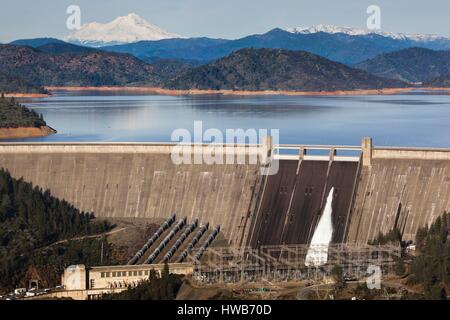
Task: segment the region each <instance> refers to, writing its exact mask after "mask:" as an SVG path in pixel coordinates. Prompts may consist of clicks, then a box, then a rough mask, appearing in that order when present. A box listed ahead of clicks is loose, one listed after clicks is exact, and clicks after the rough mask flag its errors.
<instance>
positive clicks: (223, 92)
mask: <svg viewBox="0 0 450 320" xmlns="http://www.w3.org/2000/svg"><path fill="white" fill-rule="evenodd" d="M46 89H47V90H49V91H50V92H52V91H80V92H81V91H97V92H119V91H124V92H134V93H148V94H159V95H167V96H184V95H225V96H226V95H231V96H268V95H284V96H349V95H395V94H401V93H413V92H421V91H422V90H423V91H431V92H428V93H429V94H434V93H435V92H437V91H444V93H445V94H450V88H439V87H423V88H414V87H409V88H385V89H357V90H338V91H285V90H280V91H275V90H264V91H247V90H200V89H192V90H176V89H164V88H157V87H113V86H102V87H69V86H67V87H46ZM422 93H425V94H426V93H427V92H422Z"/></svg>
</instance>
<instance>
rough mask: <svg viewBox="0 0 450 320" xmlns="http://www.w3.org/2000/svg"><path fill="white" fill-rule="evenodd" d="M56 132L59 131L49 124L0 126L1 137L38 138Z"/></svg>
mask: <svg viewBox="0 0 450 320" xmlns="http://www.w3.org/2000/svg"><path fill="white" fill-rule="evenodd" d="M55 133H57V131H56V130H55V129H53V128H51V127H49V126H42V127H19V128H0V139H21V138H37V137H46V136H49V135H52V134H55Z"/></svg>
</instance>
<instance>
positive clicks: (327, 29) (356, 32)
mask: <svg viewBox="0 0 450 320" xmlns="http://www.w3.org/2000/svg"><path fill="white" fill-rule="evenodd" d="M287 31H289V32H292V33H301V34H312V33H318V32H324V33H329V34H336V33H344V34H347V35H351V36H365V35H370V34H377V35H380V36H384V37H389V38H392V39H396V40H412V41H420V42H427V41H437V40H449V38H446V37H441V36H437V35H422V34H405V33H394V32H384V31H381V30H369V29H359V28H351V27H338V26H333V25H327V24H319V25H316V26H313V27H307V28H305V27H296V28H290V29H288V30H287Z"/></svg>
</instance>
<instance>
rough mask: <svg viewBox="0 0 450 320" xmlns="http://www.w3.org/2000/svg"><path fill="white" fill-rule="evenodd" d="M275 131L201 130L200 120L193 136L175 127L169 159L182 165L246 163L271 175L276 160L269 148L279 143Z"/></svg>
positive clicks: (275, 166)
mask: <svg viewBox="0 0 450 320" xmlns="http://www.w3.org/2000/svg"><path fill="white" fill-rule="evenodd" d="M279 138H280V134H279V130H278V129H270V130H269V129H247V130H244V129H226V130H225V133H223V132H222V131H221V130H219V129H216V128H208V129H206V130H204V128H203V122H202V121H194V131H193V134H192V133H191V131H189V130H188V129H184V128H179V129H176V130H174V131H173V132H172V135H171V141H172V142H176V143H177V144H176V146H175V147H174V148H173V149H172V152H171V159H172V162H173V163H174V164H176V165H182V164H198V165H201V164H206V165H212V164H249V165H256V164H260V165H261V174H264V175H274V174H276V173H277V172H278V169H279V161H278V160H277V159H276V157H275V156H274V153H273V148H272V146H273V145H277V144H279Z"/></svg>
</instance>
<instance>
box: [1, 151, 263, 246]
mask: <svg viewBox="0 0 450 320" xmlns="http://www.w3.org/2000/svg"><path fill="white" fill-rule="evenodd" d="M8 148H9V149H8V150H2V147H1V146H0V167H4V168H6V169H8V170H9V171H10V172H11V174H12V176H13V177H16V178H20V177H23V178H24V180H26V181H31V182H33V184H34V185H38V186H40V187H41V188H43V189H50V191H51V192H52V194H53V195H55V196H56V197H59V198H61V199H65V200H67V201H69V202H71V203H72V204H73V205H74V206H76V207H77V208H79V209H80V210H83V211H89V212H94V213H95V214H96V216H97V217H141V218H161V219H163V218H167V217H169V216H170V215H171V214H172V213H176V214H177V216H178V218H182V217H185V216H187V217H188V219H189V221H193V220H194V219H195V218H198V219H199V222H200V223H206V222H209V223H210V224H211V227H214V226H215V225H217V224H220V225H221V227H222V230H223V232H224V235H225V236H226V237H227V239H229V240H230V241H233V239H235V238H236V237H237V238H239V235H237V234H236V233H237V232H239V231H240V230H241V229H242V228H241V223H243V222H245V218H246V217H247V215H248V211H249V205H250V203H251V197H252V194H253V189H254V187H255V184H256V183H257V180H258V178H259V166H258V165H237V164H236V165H174V164H173V163H172V161H171V158H170V154H169V153H167V152H162V153H153V152H133V150H129V152H128V153H124V152H115V151H114V148H112V150H113V151H112V152H111V153H107V152H103V151H104V150H100V151H98V152H96V151H95V149H96V147H92V149H89V150H88V149H87V148H86V147H85V146H80V150H77V148H76V147H71V148H70V149H69V150H70V151H64V153H60V152H55V151H60V150H61V147H60V146H55V150H50V149H49V148H48V147H46V148H42V147H40V146H36V147H32V146H31V147H29V148H28V149H27V150H24V149H23V148H22V147H19V148H18V149H19V152H17V153H15V152H12V151H11V150H10V147H8ZM45 149H47V151H45ZM65 149H67V148H65ZM100 149H101V148H100ZM2 151H3V152H2ZM34 151H36V152H34ZM88 151H89V152H88Z"/></svg>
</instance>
